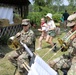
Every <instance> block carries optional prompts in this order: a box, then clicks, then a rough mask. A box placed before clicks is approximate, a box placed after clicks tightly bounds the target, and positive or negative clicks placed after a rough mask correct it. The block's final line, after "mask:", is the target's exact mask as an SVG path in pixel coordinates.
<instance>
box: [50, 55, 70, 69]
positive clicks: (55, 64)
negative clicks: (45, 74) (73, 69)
mask: <svg viewBox="0 0 76 75" xmlns="http://www.w3.org/2000/svg"><path fill="white" fill-rule="evenodd" d="M49 65H50V66H51V67H52V68H53V69H55V70H58V69H60V70H62V69H64V70H65V69H66V70H68V69H69V68H70V65H71V62H70V59H68V58H64V56H61V57H59V58H56V59H54V60H53V61H50V63H49Z"/></svg>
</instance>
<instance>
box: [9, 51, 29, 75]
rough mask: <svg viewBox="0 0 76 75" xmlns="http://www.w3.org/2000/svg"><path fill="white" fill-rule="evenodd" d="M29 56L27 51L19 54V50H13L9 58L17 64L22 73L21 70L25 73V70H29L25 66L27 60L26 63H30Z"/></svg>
mask: <svg viewBox="0 0 76 75" xmlns="http://www.w3.org/2000/svg"><path fill="white" fill-rule="evenodd" d="M28 57H29V55H28V54H27V53H26V52H22V54H19V53H18V52H17V51H12V52H11V53H10V54H9V56H8V59H9V61H10V62H11V63H12V64H13V65H14V66H17V69H18V71H19V72H20V73H21V72H22V73H23V72H27V71H26V69H25V68H24V67H23V63H24V62H26V64H27V65H29V59H28ZM21 75H23V74H21ZM25 75H27V74H25Z"/></svg>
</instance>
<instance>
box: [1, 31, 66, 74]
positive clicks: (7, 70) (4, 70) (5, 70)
mask: <svg viewBox="0 0 76 75" xmlns="http://www.w3.org/2000/svg"><path fill="white" fill-rule="evenodd" d="M64 35H65V32H64V31H63V30H62V31H61V35H57V36H55V37H54V40H53V41H54V42H56V43H57V46H58V48H59V43H58V41H57V38H58V37H60V38H63V36H64ZM38 39H39V36H38V37H36V48H37V47H38ZM42 47H43V48H42V49H41V50H39V51H35V52H36V54H38V55H39V56H40V57H42V56H43V55H44V54H45V53H47V51H49V49H50V48H51V47H50V45H49V44H47V43H46V42H45V40H43V45H42ZM0 52H4V53H5V54H6V55H5V57H4V58H0V75H13V74H14V70H15V67H14V66H13V65H12V64H11V63H10V62H9V61H8V55H9V53H10V52H11V49H9V48H8V47H7V46H3V47H0ZM64 53H65V52H64ZM62 54H63V52H61V51H60V52H58V53H57V54H56V56H54V57H53V58H51V57H52V56H53V55H54V52H52V51H50V52H49V53H48V54H47V55H46V56H45V57H44V58H43V60H44V61H46V63H47V61H48V60H49V59H50V58H51V59H50V61H51V60H53V59H55V58H57V57H59V56H61V55H62ZM60 75H62V74H61V73H60Z"/></svg>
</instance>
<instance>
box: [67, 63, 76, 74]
mask: <svg viewBox="0 0 76 75" xmlns="http://www.w3.org/2000/svg"><path fill="white" fill-rule="evenodd" d="M67 75H76V63H74V64H72V66H71V68H70V70H69V71H68V74H67Z"/></svg>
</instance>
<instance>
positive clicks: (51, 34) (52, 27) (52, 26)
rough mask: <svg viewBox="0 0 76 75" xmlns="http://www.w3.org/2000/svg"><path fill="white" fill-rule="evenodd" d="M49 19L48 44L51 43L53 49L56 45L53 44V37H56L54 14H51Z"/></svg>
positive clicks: (48, 15)
mask: <svg viewBox="0 0 76 75" xmlns="http://www.w3.org/2000/svg"><path fill="white" fill-rule="evenodd" d="M45 17H46V18H47V26H48V32H47V37H46V42H47V43H49V44H50V45H51V47H53V46H54V43H53V37H54V36H55V28H56V26H55V23H54V21H53V19H52V14H51V13H48V14H47V15H46V16H45ZM55 48H56V47H54V48H53V50H54V51H55Z"/></svg>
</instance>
